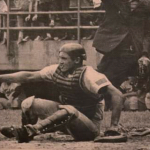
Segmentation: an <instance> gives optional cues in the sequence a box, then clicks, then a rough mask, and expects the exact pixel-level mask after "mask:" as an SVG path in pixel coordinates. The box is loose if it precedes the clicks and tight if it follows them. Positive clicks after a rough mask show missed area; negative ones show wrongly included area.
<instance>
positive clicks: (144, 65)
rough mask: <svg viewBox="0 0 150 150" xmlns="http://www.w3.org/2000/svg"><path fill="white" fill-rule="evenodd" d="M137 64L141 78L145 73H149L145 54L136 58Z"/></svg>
mask: <svg viewBox="0 0 150 150" xmlns="http://www.w3.org/2000/svg"><path fill="white" fill-rule="evenodd" d="M138 64H139V76H140V77H142V78H145V77H147V75H148V74H149V70H150V69H149V66H150V59H149V58H147V57H146V56H142V57H141V58H140V59H139V60H138Z"/></svg>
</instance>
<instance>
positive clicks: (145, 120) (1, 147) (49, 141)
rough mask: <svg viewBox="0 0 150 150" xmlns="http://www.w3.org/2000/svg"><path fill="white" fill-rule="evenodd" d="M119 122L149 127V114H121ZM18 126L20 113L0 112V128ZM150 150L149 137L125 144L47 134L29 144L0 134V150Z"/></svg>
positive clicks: (107, 116) (106, 116) (129, 139)
mask: <svg viewBox="0 0 150 150" xmlns="http://www.w3.org/2000/svg"><path fill="white" fill-rule="evenodd" d="M105 118H106V119H105V120H104V124H108V123H107V122H109V121H110V113H107V114H106V115H105ZM121 122H122V123H124V124H125V126H126V127H129V126H131V127H132V126H135V127H137V126H138V127H141V126H142V127H143V126H144V127H150V112H144V113H139V112H137V113H134V114H133V113H123V115H122V119H121ZM12 124H13V125H14V124H15V125H18V124H20V111H0V127H1V126H6V125H7V126H10V125H12ZM18 149H22V150H150V135H147V136H144V137H136V138H135V137H134V138H133V137H132V138H131V137H130V138H128V141H127V142H126V143H94V142H93V141H90V142H76V141H74V140H73V138H72V137H71V136H70V135H64V134H60V133H59V132H56V133H47V134H43V135H39V136H36V137H35V138H34V140H33V141H31V142H29V143H18V142H17V141H16V140H15V139H14V138H12V139H8V138H6V137H4V136H3V135H1V134H0V150H18Z"/></svg>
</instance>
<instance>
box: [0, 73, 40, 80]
mask: <svg viewBox="0 0 150 150" xmlns="http://www.w3.org/2000/svg"><path fill="white" fill-rule="evenodd" d="M35 81H42V78H41V75H40V72H39V71H35V72H30V71H21V72H17V73H12V74H4V75H0V82H9V83H12V82H19V83H25V82H35Z"/></svg>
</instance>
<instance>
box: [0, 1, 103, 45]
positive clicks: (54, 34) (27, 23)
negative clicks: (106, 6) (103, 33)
mask: <svg viewBox="0 0 150 150" xmlns="http://www.w3.org/2000/svg"><path fill="white" fill-rule="evenodd" d="M100 2H101V1H100V0H81V10H102V9H103V8H102V7H100ZM1 3H3V5H1V7H0V12H6V11H7V10H8V8H7V5H6V3H5V1H4V0H1ZM77 8H78V7H77V0H13V1H10V11H15V12H16V11H18V12H21V11H24V12H29V13H30V12H47V11H48V12H52V11H62V12H63V11H72V10H77ZM102 18H103V14H100V13H97V14H95V13H83V14H82V13H81V25H84V26H98V25H99V22H100V20H102ZM5 20H6V16H5V15H1V23H0V24H1V26H3V27H6V21H5ZM10 26H12V27H37V26H38V27H52V28H53V27H57V26H59V27H60V26H77V13H72V14H70V13H68V14H66V13H64V14H63V13H61V14H60V13H59V14H29V15H26V14H25V15H11V16H10ZM53 29H54V28H53ZM95 30H96V29H95ZM95 30H92V29H90V30H89V29H83V30H82V31H81V37H82V39H83V40H90V39H93V37H94V34H95ZM59 31H60V29H59V30H57V29H54V30H32V29H31V30H19V33H17V31H15V32H13V36H11V37H10V38H11V40H17V41H18V42H17V43H18V44H20V43H22V42H26V41H28V40H29V39H31V40H57V41H61V40H76V39H77V29H65V30H61V32H59ZM2 34H3V35H2ZM6 36H7V34H6V31H3V32H2V33H1V43H2V44H5V43H6V41H7V37H6Z"/></svg>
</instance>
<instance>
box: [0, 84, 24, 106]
mask: <svg viewBox="0 0 150 150" xmlns="http://www.w3.org/2000/svg"><path fill="white" fill-rule="evenodd" d="M0 93H2V94H4V95H5V98H4V97H3V98H0V105H1V109H2V108H4V109H8V108H11V109H18V108H21V103H22V101H23V100H24V99H25V98H26V95H25V92H24V90H23V88H22V86H21V84H19V83H11V84H9V83H6V82H2V83H1V87H0Z"/></svg>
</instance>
